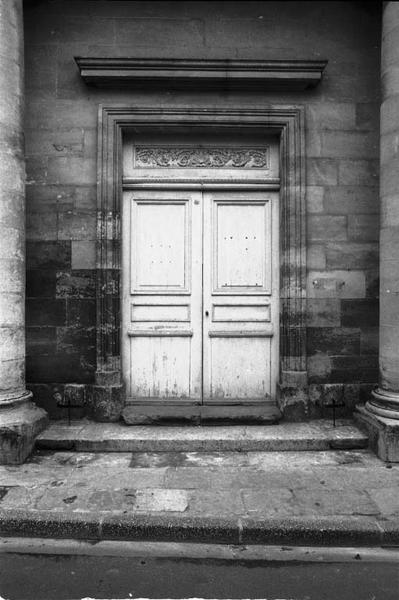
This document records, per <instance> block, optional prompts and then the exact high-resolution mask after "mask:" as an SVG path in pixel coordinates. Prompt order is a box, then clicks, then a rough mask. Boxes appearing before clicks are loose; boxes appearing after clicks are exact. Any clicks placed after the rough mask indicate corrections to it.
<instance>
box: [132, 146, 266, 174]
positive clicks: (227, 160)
mask: <svg viewBox="0 0 399 600" xmlns="http://www.w3.org/2000/svg"><path fill="white" fill-rule="evenodd" d="M269 154H270V152H269V147H268V146H263V147H260V146H254V147H241V148H236V147H229V146H226V147H214V146H208V147H203V146H201V147H187V146H136V148H135V167H139V168H162V167H169V168H183V169H184V168H191V169H198V168H207V169H269Z"/></svg>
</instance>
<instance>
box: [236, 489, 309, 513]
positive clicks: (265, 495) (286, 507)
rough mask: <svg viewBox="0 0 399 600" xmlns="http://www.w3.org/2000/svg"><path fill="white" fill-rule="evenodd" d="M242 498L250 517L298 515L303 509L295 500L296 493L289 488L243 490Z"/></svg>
mask: <svg viewBox="0 0 399 600" xmlns="http://www.w3.org/2000/svg"><path fill="white" fill-rule="evenodd" d="M242 499H243V503H244V506H245V509H246V511H247V514H248V516H249V517H253V518H258V517H264V516H267V517H270V518H273V517H281V516H288V515H289V516H297V515H301V514H302V513H303V509H302V508H301V507H300V506H299V505H298V503H296V502H295V498H294V494H293V492H292V491H291V490H289V489H287V488H272V489H270V488H269V489H262V490H243V491H242Z"/></svg>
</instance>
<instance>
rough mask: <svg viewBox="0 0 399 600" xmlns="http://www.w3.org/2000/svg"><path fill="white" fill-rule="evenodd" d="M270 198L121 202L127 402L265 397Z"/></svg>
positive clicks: (272, 295)
mask: <svg viewBox="0 0 399 600" xmlns="http://www.w3.org/2000/svg"><path fill="white" fill-rule="evenodd" d="M277 201H278V194H277V193H268V192H252V191H249V192H231V191H226V192H224V191H223V192H214V193H213V192H212V193H211V192H205V193H202V192H197V191H192V192H191V191H187V192H181V191H134V192H125V193H124V214H123V240H124V248H123V256H124V265H123V272H124V278H123V324H122V335H123V349H122V354H123V371H124V376H125V383H126V387H127V395H128V397H129V398H130V399H134V400H135V401H151V400H162V401H165V402H168V401H169V402H174V401H177V402H182V401H183V402H187V401H188V402H195V403H198V402H204V403H218V404H230V403H245V402H254V401H265V400H266V399H269V398H270V397H271V398H274V396H275V384H276V374H277V359H278V318H279V308H278V260H277V257H278V235H277V234H278V206H277Z"/></svg>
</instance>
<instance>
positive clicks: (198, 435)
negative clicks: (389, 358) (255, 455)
mask: <svg viewBox="0 0 399 600" xmlns="http://www.w3.org/2000/svg"><path fill="white" fill-rule="evenodd" d="M367 446H368V437H367V435H366V434H365V433H364V432H362V431H361V430H360V429H358V428H357V427H356V426H355V425H354V423H353V421H351V420H346V419H340V420H337V422H336V426H335V427H334V426H333V423H332V422H331V421H327V420H315V421H310V422H308V423H280V424H279V425H267V426H259V425H252V426H243V425H229V426H219V425H216V426H203V425H201V426H192V425H191V426H187V425H186V426H181V425H180V426H173V425H169V426H158V425H157V426H133V427H131V426H127V425H125V424H123V423H122V422H120V423H94V422H93V421H87V420H81V421H72V422H71V423H70V425H69V424H68V422H66V421H53V422H52V423H51V424H50V425H49V427H47V429H46V430H45V431H43V432H42V433H41V434H40V435H39V436H38V437H37V439H36V447H37V448H38V449H47V450H69V451H77V452H254V451H262V452H284V451H305V450H307V451H320V450H330V449H347V450H350V449H358V448H367Z"/></svg>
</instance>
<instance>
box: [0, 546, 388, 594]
mask: <svg viewBox="0 0 399 600" xmlns="http://www.w3.org/2000/svg"><path fill="white" fill-rule="evenodd" d="M0 551H1V553H0V596H2V597H3V598H5V599H7V600H39V599H40V600H50V599H51V600H55V599H56V600H66V599H68V600H71V599H77V598H84V597H91V598H96V599H100V598H101V599H104V598H107V599H109V598H118V599H119V598H193V597H196V598H220V599H222V598H267V599H268V600H269V599H270V600H275V599H277V598H278V599H290V600H291V599H295V600H299V599H300V600H305V599H306V600H398V598H399V548H397V549H391V550H389V549H387V550H383V549H359V548H353V549H343V548H335V549H334V548H331V549H326V548H323V549H316V548H277V547H247V548H245V547H244V548H242V547H221V546H209V545H203V544H198V545H195V544H156V543H153V544H148V543H147V544H145V543H141V544H140V543H136V544H134V543H133V544H132V543H126V542H117V543H116V542H108V543H107V542H101V543H99V544H95V545H91V544H84V543H80V542H68V541H64V542H63V541H62V540H58V541H54V542H52V541H51V540H46V541H44V540H43V541H42V544H41V545H40V542H38V541H37V540H36V541H34V542H29V541H26V542H24V541H23V540H22V541H18V542H15V543H14V545H13V543H12V540H8V544H7V543H3V544H2V545H1V546H0Z"/></svg>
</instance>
